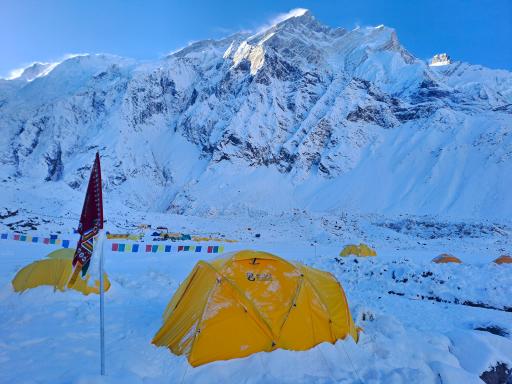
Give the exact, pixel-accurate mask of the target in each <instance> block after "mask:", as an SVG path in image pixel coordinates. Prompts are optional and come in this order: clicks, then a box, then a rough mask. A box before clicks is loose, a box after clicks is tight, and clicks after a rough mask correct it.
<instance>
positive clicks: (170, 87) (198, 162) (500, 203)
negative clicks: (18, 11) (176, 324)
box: [0, 9, 512, 217]
mask: <svg viewBox="0 0 512 384" xmlns="http://www.w3.org/2000/svg"><path fill="white" fill-rule="evenodd" d="M511 113H512V74H511V73H510V72H508V71H500V70H491V69H488V68H484V67H481V66H477V65H470V64H466V63H460V62H453V63H451V64H447V65H443V66H437V67H431V66H429V65H428V64H427V63H425V62H424V61H422V60H418V59H417V58H415V57H414V56H413V55H411V54H410V53H409V52H408V51H407V50H406V49H405V48H404V47H403V46H402V45H401V44H400V42H399V40H398V37H397V34H396V32H395V31H394V30H393V29H391V28H388V27H385V26H378V27H375V28H373V27H371V28H357V29H354V30H352V31H347V30H345V29H343V28H330V27H328V26H325V25H322V24H321V23H319V22H318V21H317V20H316V19H315V18H314V17H313V16H312V15H311V14H310V13H309V12H308V11H306V10H303V9H297V10H293V11H292V12H290V13H289V14H287V15H286V16H281V17H279V18H277V19H276V20H274V21H273V23H272V25H270V26H267V27H266V28H265V29H262V30H259V31H258V32H257V33H256V34H250V33H239V34H235V35H232V36H229V37H227V38H224V39H221V40H204V41H200V42H196V43H193V44H191V45H189V46H188V47H186V48H184V49H181V50H179V51H177V52H174V53H172V54H170V55H168V56H167V57H165V58H163V59H161V60H158V61H155V62H151V63H139V62H137V61H135V60H131V59H126V58H121V57H118V56H113V55H105V54H89V55H84V56H77V57H72V58H68V59H66V60H64V61H62V62H60V63H57V64H34V65H33V66H31V67H29V68H27V69H26V70H25V71H24V72H23V74H22V75H20V76H19V77H17V78H13V79H11V80H5V79H3V80H0V130H1V132H2V135H1V137H0V163H1V165H2V166H1V167H0V168H1V170H0V180H3V182H4V183H9V182H12V180H17V181H20V182H24V181H26V182H30V183H35V184H37V183H40V184H41V185H43V184H44V183H51V182H60V183H62V185H66V186H67V187H64V188H71V189H83V188H85V185H84V181H85V179H86V177H87V174H88V168H87V167H88V164H90V162H91V161H90V159H92V157H93V154H94V152H95V151H97V150H100V152H101V154H102V160H103V163H104V169H105V188H106V191H107V193H108V194H110V195H111V196H112V198H118V199H121V200H122V201H123V202H124V203H125V204H126V205H128V206H131V207H138V208H140V209H144V210H147V209H150V210H156V211H168V210H170V211H172V212H177V213H183V212H194V213H209V212H214V211H215V212H218V211H236V210H239V209H248V208H251V209H258V210H264V211H272V212H274V211H281V210H287V209H291V208H302V209H308V210H317V211H327V210H329V211H337V210H348V211H356V212H366V213H368V212H382V213H390V214H399V213H404V212H405V213H413V214H442V215H452V216H459V217H460V216H472V217H475V216H476V217H509V216H510V215H511V214H512V201H511V200H510V199H507V198H506V196H507V195H508V193H509V188H510V185H512V166H511V165H512V164H511V162H512V119H511V118H510V115H511ZM376 186H378V188H376Z"/></svg>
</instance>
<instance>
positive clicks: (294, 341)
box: [152, 250, 358, 366]
mask: <svg viewBox="0 0 512 384" xmlns="http://www.w3.org/2000/svg"><path fill="white" fill-rule="evenodd" d="M348 335H350V336H352V337H353V338H354V340H355V341H357V340H358V329H357V328H356V326H355V325H354V322H353V320H352V316H351V314H350V310H349V307H348V304H347V299H346V297H345V293H344V292H343V289H342V287H341V285H340V283H339V282H338V281H337V280H336V279H335V278H334V276H333V275H331V274H330V273H327V272H323V271H319V270H317V269H313V268H310V267H307V266H305V265H302V264H300V263H290V262H288V261H286V260H283V259H281V258H280V257H277V256H275V255H272V254H270V253H266V252H257V251H248V250H246V251H240V252H236V253H232V254H230V255H229V256H228V257H223V258H220V259H215V260H213V261H211V262H205V261H199V262H198V263H197V264H196V266H195V267H194V269H193V270H192V272H191V273H190V274H189V276H188V277H187V279H186V280H185V281H184V282H183V283H182V284H181V285H180V287H179V288H178V290H177V292H176V293H175V294H174V296H173V298H172V299H171V301H170V302H169V304H168V305H167V308H166V310H165V312H164V315H163V325H162V327H161V328H160V330H159V331H158V332H157V334H156V335H155V337H154V338H153V341H152V343H153V344H155V345H157V346H165V347H168V348H170V349H171V351H172V352H173V353H175V354H177V355H182V354H186V355H187V357H188V361H189V362H190V364H191V365H193V366H198V365H201V364H205V363H209V362H212V361H216V360H226V359H233V358H238V357H244V356H248V355H250V354H252V353H255V352H260V351H267V352H268V351H272V350H274V349H276V348H283V349H289V350H296V351H300V350H306V349H309V348H312V347H313V346H315V345H317V344H319V343H322V342H324V341H329V342H331V343H334V342H335V341H336V340H338V339H344V338H345V337H347V336H348Z"/></svg>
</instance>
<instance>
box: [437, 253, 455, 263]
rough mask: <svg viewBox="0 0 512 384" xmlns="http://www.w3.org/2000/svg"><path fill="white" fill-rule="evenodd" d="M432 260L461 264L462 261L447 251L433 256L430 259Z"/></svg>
mask: <svg viewBox="0 0 512 384" xmlns="http://www.w3.org/2000/svg"><path fill="white" fill-rule="evenodd" d="M432 261H433V262H434V263H437V264H445V263H457V264H462V261H461V260H460V259H459V258H458V257H455V256H453V255H450V254H449V253H441V254H440V255H439V256H437V257H434V258H433V259H432Z"/></svg>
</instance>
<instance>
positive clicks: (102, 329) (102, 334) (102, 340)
mask: <svg viewBox="0 0 512 384" xmlns="http://www.w3.org/2000/svg"><path fill="white" fill-rule="evenodd" d="M103 236H104V234H103V229H101V230H100V236H99V237H101V238H100V239H99V240H100V244H99V246H100V354H101V376H105V317H104V310H103V303H104V300H103V294H104V291H105V290H104V288H103V240H104V239H103Z"/></svg>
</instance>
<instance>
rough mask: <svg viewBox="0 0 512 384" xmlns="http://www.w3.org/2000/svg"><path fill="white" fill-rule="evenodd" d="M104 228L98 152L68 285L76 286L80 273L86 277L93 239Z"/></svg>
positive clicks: (81, 218) (88, 188)
mask: <svg viewBox="0 0 512 384" xmlns="http://www.w3.org/2000/svg"><path fill="white" fill-rule="evenodd" d="M102 228H103V199H102V193H101V167H100V154H99V152H96V158H95V160H94V164H93V166H92V170H91V176H90V177H89V185H88V186H87V193H86V194H85V200H84V206H83V208H82V215H81V216H80V223H79V225H78V233H79V234H80V240H79V241H78V245H77V248H76V251H75V256H74V258H73V266H74V267H75V271H74V272H73V276H72V277H71V280H70V281H69V284H68V285H71V286H72V285H73V284H74V282H75V280H76V277H77V275H78V273H79V272H80V271H82V276H85V274H86V273H87V269H88V268H89V264H90V262H91V256H92V252H93V239H94V236H96V235H97V234H98V232H99V230H100V229H102Z"/></svg>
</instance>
